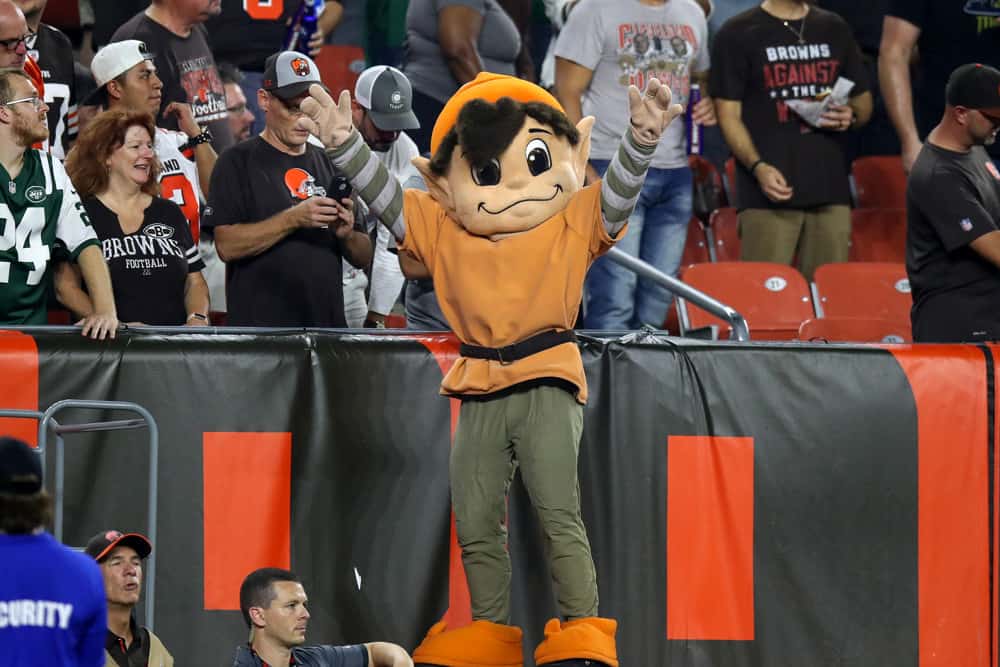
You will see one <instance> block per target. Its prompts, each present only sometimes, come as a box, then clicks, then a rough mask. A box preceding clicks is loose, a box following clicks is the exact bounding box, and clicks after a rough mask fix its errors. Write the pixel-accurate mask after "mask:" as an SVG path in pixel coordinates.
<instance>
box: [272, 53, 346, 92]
mask: <svg viewBox="0 0 1000 667" xmlns="http://www.w3.org/2000/svg"><path fill="white" fill-rule="evenodd" d="M314 83H317V84H319V85H321V86H323V88H326V86H325V85H323V80H322V79H321V78H320V74H319V68H318V67H316V63H314V62H313V60H312V58H310V57H309V56H307V55H305V54H304V53H299V52H298V51H281V52H280V53H275V54H274V55H272V56H269V57H268V59H267V62H265V63H264V81H263V83H262V85H261V88H263V89H264V90H266V91H267V92H269V93H272V94H274V95H277V96H278V97H280V98H281V99H283V100H288V99H292V98H293V97H298V96H299V95H301V94H302V93H306V92H309V86H311V85H313V84H314ZM327 90H329V89H328V88H327Z"/></svg>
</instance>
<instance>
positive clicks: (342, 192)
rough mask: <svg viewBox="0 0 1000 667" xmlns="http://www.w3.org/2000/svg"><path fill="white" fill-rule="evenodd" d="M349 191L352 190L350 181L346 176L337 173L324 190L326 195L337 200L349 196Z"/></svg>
mask: <svg viewBox="0 0 1000 667" xmlns="http://www.w3.org/2000/svg"><path fill="white" fill-rule="evenodd" d="M351 192H353V188H352V187H351V182H350V181H349V180H347V176H344V175H343V174H337V175H336V176H334V177H333V181H332V182H331V183H330V187H329V188H328V189H327V191H326V196H327V197H329V198H330V199H336V200H337V201H338V202H339V201H340V200H341V199H346V198H348V197H350V196H351Z"/></svg>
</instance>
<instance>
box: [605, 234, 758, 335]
mask: <svg viewBox="0 0 1000 667" xmlns="http://www.w3.org/2000/svg"><path fill="white" fill-rule="evenodd" d="M607 256H608V257H609V258H610V259H612V260H613V261H615V262H617V263H618V264H621V265H622V266H624V267H625V268H626V269H629V270H630V271H633V272H634V273H637V274H639V275H640V276H642V277H643V278H648V279H649V280H652V281H653V282H655V283H658V284H660V285H662V286H663V287H666V288H667V289H668V290H670V291H671V292H673V293H674V294H675V295H676V296H679V297H681V298H683V299H687V300H688V301H690V302H691V303H693V304H695V305H696V306H698V307H699V308H702V309H704V310H706V311H708V312H709V313H711V314H712V315H715V316H716V317H718V318H720V319H723V320H725V321H726V322H729V339H730V340H736V341H741V342H745V341H748V340H750V327H748V326H747V321H746V320H745V319H743V316H742V315H740V314H739V313H738V312H736V310H735V309H733V308H731V307H729V306H727V305H726V304H724V303H722V302H721V301H718V300H716V299H713V298H712V297H710V296H709V295H707V294H705V293H704V292H702V291H701V290H697V289H695V288H693V287H691V286H690V285H688V284H687V283H684V282H681V281H680V280H678V279H677V278H674V277H673V276H668V275H667V274H665V273H663V271H660V270H659V269H657V268H656V267H655V266H653V265H652V264H649V263H648V262H644V261H642V260H641V259H639V258H637V257H633V256H632V255H629V254H628V253H626V252H625V251H623V250H621V249H619V248H611V249H610V250H608V252H607Z"/></svg>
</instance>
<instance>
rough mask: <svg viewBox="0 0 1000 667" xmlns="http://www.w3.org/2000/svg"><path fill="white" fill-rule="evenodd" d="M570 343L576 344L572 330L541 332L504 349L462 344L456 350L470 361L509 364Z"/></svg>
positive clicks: (574, 333)
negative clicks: (483, 360) (491, 361)
mask: <svg viewBox="0 0 1000 667" xmlns="http://www.w3.org/2000/svg"><path fill="white" fill-rule="evenodd" d="M571 342H572V343H575V342H576V332H574V331H572V330H570V331H543V332H542V333H540V334H535V335H534V336H532V337H531V338H526V339H524V340H522V341H521V342H520V343H514V344H513V345H507V346H506V347H481V346H479V345H466V344H465V343H462V345H461V346H459V348H458V353H459V354H461V355H462V356H463V357H468V358H470V359H492V360H493V361H499V362H500V363H502V364H509V363H511V362H512V361H517V360H518V359H524V358H525V357H530V356H531V355H533V354H536V353H538V352H541V351H542V350H547V349H549V348H550V347H555V346H556V345H562V344H563V343H571Z"/></svg>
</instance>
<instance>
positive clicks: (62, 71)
mask: <svg viewBox="0 0 1000 667" xmlns="http://www.w3.org/2000/svg"><path fill="white" fill-rule="evenodd" d="M14 4H16V5H17V6H18V7H19V8H20V9H21V11H22V12H24V20H25V21H26V23H27V26H28V34H29V35H31V37H30V38H29V39H28V40H27V43H26V46H27V48H28V55H29V56H30V57H31V58H33V59H34V60H35V62H37V63H38V67H39V69H40V70H41V73H42V80H43V81H44V82H45V91H44V93H45V103H46V104H47V105H49V145H50V146H51V147H52V154H53V155H55V156H56V157H57V158H59V159H60V160H63V159H65V158H66V151H67V150H69V146H70V144H71V143H72V142H73V139H74V138H76V133H77V129H78V128H77V115H76V105H77V102H78V98H77V90H76V72H75V70H74V68H73V45H72V44H71V43H70V41H69V37H67V36H66V35H64V34H63V33H62V31H61V30H59V29H58V28H54V27H52V26H50V25H48V24H47V23H42V13H43V12H44V11H45V5H46V4H48V0H14Z"/></svg>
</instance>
